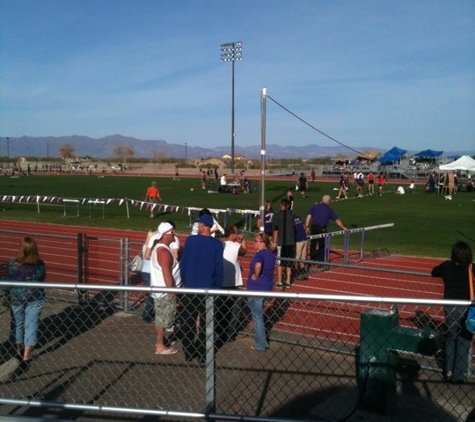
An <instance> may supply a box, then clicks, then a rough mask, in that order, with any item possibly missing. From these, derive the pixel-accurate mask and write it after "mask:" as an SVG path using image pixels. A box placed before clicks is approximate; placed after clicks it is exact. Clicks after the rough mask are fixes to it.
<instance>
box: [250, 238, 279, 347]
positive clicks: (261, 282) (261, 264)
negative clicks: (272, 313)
mask: <svg viewBox="0 0 475 422" xmlns="http://www.w3.org/2000/svg"><path fill="white" fill-rule="evenodd" d="M254 245H255V249H256V251H257V252H256V254H255V255H254V258H253V259H252V261H251V264H250V266H249V276H248V279H247V290H249V291H251V292H252V291H253V292H256V291H258V292H271V291H272V287H273V285H274V267H275V255H274V253H273V252H272V249H273V248H274V246H273V244H272V241H271V238H270V237H269V236H267V235H266V234H265V233H262V232H260V233H258V234H257V235H256V236H255V238H254ZM265 303H266V299H265V298H262V297H249V299H248V305H249V309H250V310H251V314H252V319H253V321H254V330H255V337H254V346H251V350H254V351H257V352H265V350H266V349H267V348H268V347H269V343H268V340H267V338H268V335H267V332H266V326H265V322H264V305H265Z"/></svg>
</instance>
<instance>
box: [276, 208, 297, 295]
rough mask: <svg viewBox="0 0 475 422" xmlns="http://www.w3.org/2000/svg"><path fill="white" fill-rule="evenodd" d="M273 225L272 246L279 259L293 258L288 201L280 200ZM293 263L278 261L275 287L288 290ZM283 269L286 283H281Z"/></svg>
mask: <svg viewBox="0 0 475 422" xmlns="http://www.w3.org/2000/svg"><path fill="white" fill-rule="evenodd" d="M272 222H273V224H274V244H275V245H277V250H278V255H279V257H280V258H292V259H294V258H295V228H294V217H293V216H292V211H291V210H289V201H288V200H287V199H282V201H280V212H279V213H277V214H275V215H274V219H273V220H272ZM293 265H294V264H293V262H292V261H288V260H286V259H280V260H279V264H278V267H277V283H276V284H275V286H276V287H278V288H282V287H286V288H290V287H292V284H291V277H292V267H293ZM284 267H285V274H286V281H285V282H284V283H282V268H284Z"/></svg>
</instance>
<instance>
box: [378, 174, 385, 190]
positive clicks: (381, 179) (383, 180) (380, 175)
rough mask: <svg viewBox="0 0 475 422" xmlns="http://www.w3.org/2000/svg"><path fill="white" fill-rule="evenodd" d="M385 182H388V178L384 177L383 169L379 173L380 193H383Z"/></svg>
mask: <svg viewBox="0 0 475 422" xmlns="http://www.w3.org/2000/svg"><path fill="white" fill-rule="evenodd" d="M385 184H386V179H385V177H384V173H383V172H382V171H380V172H379V175H378V186H379V194H380V195H382V194H383V191H384V185H385Z"/></svg>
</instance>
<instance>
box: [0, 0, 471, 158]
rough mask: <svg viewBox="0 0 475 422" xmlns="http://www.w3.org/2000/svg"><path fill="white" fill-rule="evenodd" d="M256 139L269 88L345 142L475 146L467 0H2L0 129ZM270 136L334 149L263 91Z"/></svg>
mask: <svg viewBox="0 0 475 422" xmlns="http://www.w3.org/2000/svg"><path fill="white" fill-rule="evenodd" d="M232 41H242V43H243V60H242V61H240V62H236V65H235V134H236V137H235V142H236V146H239V145H242V146H249V145H259V143H260V136H261V130H260V117H261V116H260V93H261V90H262V88H263V87H266V88H267V92H268V94H269V95H270V96H271V97H272V98H274V99H275V100H277V101H278V102H280V103H281V104H282V105H284V106H285V107H287V108H288V109H290V110H291V111H292V112H294V113H296V114H297V115H299V116H300V117H301V118H302V119H304V120H306V121H308V122H309V123H310V124H312V125H313V126H315V127H317V128H318V129H320V130H322V131H323V132H325V133H327V134H329V135H331V136H332V137H334V138H336V139H338V140H339V141H341V142H343V143H345V144H347V145H350V146H352V147H362V146H372V147H378V148H381V149H383V150H384V149H389V148H391V147H392V146H394V145H397V146H399V147H401V148H404V149H408V150H415V151H419V150H422V149H428V148H431V149H435V150H442V151H449V150H450V151H455V150H475V1H473V0H457V1H447V0H427V1H425V0H400V1H386V0H374V1H369V0H358V1H354V0H340V1H331V0H285V1H284V0H259V1H256V0H241V1H230V0H219V1H218V0H201V1H197V0H196V1H195V0H188V1H185V0H173V1H169V0H140V1H132V0H127V1H126V0H81V1H76V0H0V49H1V50H0V99H1V100H0V101H1V102H0V119H1V122H0V136H2V137H5V136H10V137H16V136H22V135H29V136H63V135H85V136H90V137H103V136H107V135H112V134H116V133H119V134H122V135H126V136H133V137H136V138H140V139H163V140H166V141H167V142H170V143H185V142H186V143H188V145H190V146H204V147H213V146H219V145H226V144H230V139H231V74H232V72H231V70H232V66H231V63H223V62H221V61H220V44H222V43H226V42H232ZM267 142H268V143H276V144H280V145H300V146H304V145H308V144H318V145H322V146H332V145H335V144H334V143H333V142H332V141H331V140H329V139H327V138H326V137H324V136H322V135H321V134H319V133H317V132H315V131H313V130H312V129H310V128H309V127H308V126H305V125H303V124H302V123H301V122H299V121H298V120H297V119H295V118H294V117H292V116H291V115H289V114H288V113H286V112H285V111H284V110H282V109H281V108H280V107H278V106H277V105H276V104H275V103H273V102H272V101H270V100H269V99H268V100H267Z"/></svg>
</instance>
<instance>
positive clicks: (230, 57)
mask: <svg viewBox="0 0 475 422" xmlns="http://www.w3.org/2000/svg"><path fill="white" fill-rule="evenodd" d="M238 60H242V42H241V41H235V42H229V43H225V44H221V61H222V62H231V63H232V81H231V174H234V138H235V136H236V134H235V133H234V62H236V61H238Z"/></svg>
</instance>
